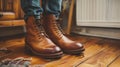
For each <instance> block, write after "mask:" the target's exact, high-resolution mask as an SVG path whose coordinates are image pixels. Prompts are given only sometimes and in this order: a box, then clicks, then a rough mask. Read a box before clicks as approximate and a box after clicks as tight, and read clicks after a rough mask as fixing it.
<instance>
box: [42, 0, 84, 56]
mask: <svg viewBox="0 0 120 67" xmlns="http://www.w3.org/2000/svg"><path fill="white" fill-rule="evenodd" d="M44 3H46V5H44V10H45V14H44V21H43V26H44V29H45V31H46V33H47V35H48V36H49V37H50V39H51V40H52V41H53V42H54V43H55V44H56V45H58V46H59V47H60V48H61V49H62V50H63V51H64V52H65V53H69V54H80V53H81V52H83V51H84V48H83V45H82V44H81V43H78V42H75V41H72V40H70V39H69V38H67V37H66V36H65V35H64V34H63V33H62V32H61V28H60V27H58V25H57V21H56V16H57V17H58V16H59V14H60V11H61V3H62V0H46V1H45V2H44Z"/></svg>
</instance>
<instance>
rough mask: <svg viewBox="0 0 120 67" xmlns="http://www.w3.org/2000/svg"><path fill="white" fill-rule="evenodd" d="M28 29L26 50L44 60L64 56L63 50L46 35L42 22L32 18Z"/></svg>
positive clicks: (28, 21)
mask: <svg viewBox="0 0 120 67" xmlns="http://www.w3.org/2000/svg"><path fill="white" fill-rule="evenodd" d="M38 24H39V25H38ZM26 29H27V34H26V39H25V42H26V45H25V49H27V50H30V51H31V52H32V53H33V54H35V55H39V56H41V57H43V58H60V57H61V56H62V54H63V52H62V51H61V49H60V48H59V47H57V46H56V45H55V44H54V43H53V42H52V41H51V40H50V39H49V38H48V37H47V36H46V35H45V32H44V29H43V27H42V25H41V23H40V20H36V19H35V18H34V17H33V16H30V17H29V18H28V20H27V22H26Z"/></svg>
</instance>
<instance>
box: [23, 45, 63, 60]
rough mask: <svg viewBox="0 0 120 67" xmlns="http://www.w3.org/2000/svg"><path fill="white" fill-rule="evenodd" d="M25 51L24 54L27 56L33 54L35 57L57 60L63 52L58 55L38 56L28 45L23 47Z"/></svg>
mask: <svg viewBox="0 0 120 67" xmlns="http://www.w3.org/2000/svg"><path fill="white" fill-rule="evenodd" d="M25 49H26V52H27V53H28V54H31V52H32V54H34V55H37V56H41V57H42V58H45V59H59V58H61V57H62V56H63V52H59V53H55V54H40V53H38V52H36V51H34V50H33V49H32V48H31V47H30V46H28V45H25Z"/></svg>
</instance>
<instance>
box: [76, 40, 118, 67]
mask: <svg viewBox="0 0 120 67" xmlns="http://www.w3.org/2000/svg"><path fill="white" fill-rule="evenodd" d="M107 44H108V47H107V48H105V49H104V50H103V51H102V52H100V53H98V54H96V55H94V56H92V57H91V58H90V59H88V60H87V61H85V62H84V63H81V64H80V65H79V66H78V67H108V66H109V64H111V62H113V60H114V59H115V58H116V57H118V56H119V55H120V45H119V44H115V43H112V42H110V41H108V43H107V42H105V43H104V45H107Z"/></svg>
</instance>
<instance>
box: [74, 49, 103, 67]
mask: <svg viewBox="0 0 120 67" xmlns="http://www.w3.org/2000/svg"><path fill="white" fill-rule="evenodd" d="M103 50H104V49H102V50H100V51H99V52H98V53H96V54H94V55H92V56H90V57H88V58H87V59H85V60H83V61H81V62H80V63H78V64H76V65H75V66H73V67H78V66H79V65H80V64H82V63H84V62H85V61H87V60H88V59H90V58H92V57H93V56H95V55H97V54H99V53H101V52H102V51H103Z"/></svg>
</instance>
